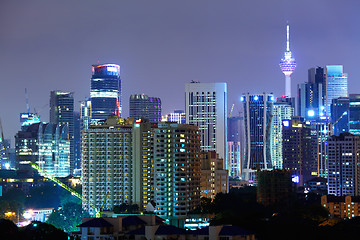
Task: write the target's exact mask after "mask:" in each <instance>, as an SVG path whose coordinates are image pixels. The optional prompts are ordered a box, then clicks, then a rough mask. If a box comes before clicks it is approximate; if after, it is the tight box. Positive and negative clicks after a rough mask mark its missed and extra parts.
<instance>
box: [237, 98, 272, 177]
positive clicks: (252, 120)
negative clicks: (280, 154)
mask: <svg viewBox="0 0 360 240" xmlns="http://www.w3.org/2000/svg"><path fill="white" fill-rule="evenodd" d="M241 101H242V102H243V108H244V123H245V124H244V125H245V130H244V131H245V159H244V163H243V168H242V174H243V178H244V179H245V180H255V179H256V171H255V170H256V169H261V170H271V169H272V167H273V166H272V162H271V154H270V127H271V121H272V114H273V104H274V101H275V98H274V96H273V95H272V94H267V93H263V94H258V95H251V94H249V93H247V94H245V95H244V96H242V97H241Z"/></svg>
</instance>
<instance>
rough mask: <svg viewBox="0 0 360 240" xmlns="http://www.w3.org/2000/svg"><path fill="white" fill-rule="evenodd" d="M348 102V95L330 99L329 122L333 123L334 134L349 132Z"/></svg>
mask: <svg viewBox="0 0 360 240" xmlns="http://www.w3.org/2000/svg"><path fill="white" fill-rule="evenodd" d="M349 103H350V99H349V98H348V97H339V98H335V99H333V100H332V104H331V108H330V109H331V122H332V123H333V124H334V125H333V126H334V135H336V136H339V135H340V133H343V132H349V114H348V111H349V106H350V105H349Z"/></svg>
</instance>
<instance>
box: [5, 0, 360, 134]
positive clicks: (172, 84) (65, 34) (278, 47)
mask: <svg viewBox="0 0 360 240" xmlns="http://www.w3.org/2000/svg"><path fill="white" fill-rule="evenodd" d="M359 7H360V2H359V1H355V0H354V1H339V0H316V1H314V0H301V1H290V0H284V1H280V0H271V1H268V0H261V1H260V0H253V1H245V0H225V1H219V0H196V1H194V0H181V1H180V0H178V1H175V0H174V1H169V0H154V1H149V0H143V1H138V0H131V1H125V0H123V1H120V0H114V1H107V0H104V1H90V0H76V1H74V0H61V1H58V0H57V1H55V0H46V1H45V0H43V1H37V0H31V1H29V0H22V1H20V0H17V1H13V0H1V1H0V79H1V87H0V118H1V120H2V123H3V128H4V134H5V137H6V138H11V139H13V136H14V135H15V133H16V132H17V131H18V130H19V128H20V126H19V113H20V112H25V111H26V105H25V94H24V89H25V88H27V89H28V95H29V102H30V106H31V110H32V111H33V109H34V108H36V110H37V111H38V112H39V113H40V115H41V119H42V120H43V121H48V115H49V106H48V103H49V95H50V91H51V90H55V89H58V90H64V91H73V92H75V100H76V102H77V107H78V101H80V100H82V99H84V97H87V96H89V89H90V77H91V65H92V64H96V63H97V62H98V61H99V62H100V63H117V64H120V65H121V78H122V86H123V108H124V111H123V116H124V117H127V116H128V104H129V103H128V101H129V96H130V94H134V93H145V94H147V95H149V96H155V97H160V98H161V100H162V103H163V113H167V112H171V111H172V110H174V109H183V108H184V101H185V100H184V88H185V83H186V82H190V81H191V80H192V79H193V80H198V81H200V82H227V83H228V106H229V108H230V107H231V105H232V104H233V103H235V104H237V105H239V97H240V95H241V94H242V93H244V92H252V93H256V92H259V93H262V92H273V93H275V94H276V95H277V96H280V95H282V94H283V93H284V88H285V84H284V77H283V75H282V73H281V71H280V68H279V61H280V59H281V58H282V56H283V52H284V51H285V47H286V45H285V40H286V38H285V37H286V35H285V31H286V29H285V25H286V21H287V20H288V21H289V23H290V31H291V35H290V38H291V44H290V48H291V50H292V52H293V55H294V56H295V58H296V61H297V64H298V67H297V69H296V70H295V72H294V74H293V76H292V78H293V81H292V83H293V85H292V93H293V95H294V94H295V92H296V85H297V84H298V83H301V82H304V81H306V80H307V69H308V68H310V67H315V66H324V65H327V64H343V65H344V71H345V72H346V73H348V75H349V89H350V93H360V82H359V78H360V68H359V56H360V32H359V31H360V28H359V22H360V14H359V13H358V10H359ZM237 109H239V108H238V107H237V108H235V111H238V110H237ZM12 141H13V140H12Z"/></svg>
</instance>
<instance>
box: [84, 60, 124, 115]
mask: <svg viewBox="0 0 360 240" xmlns="http://www.w3.org/2000/svg"><path fill="white" fill-rule="evenodd" d="M90 99H91V108H92V109H91V110H92V111H91V120H92V122H97V121H100V120H105V119H106V118H107V117H108V116H110V115H116V116H118V117H121V79H120V66H119V65H117V64H102V65H93V66H92V77H91V89H90Z"/></svg>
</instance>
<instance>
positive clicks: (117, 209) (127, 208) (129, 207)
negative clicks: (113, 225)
mask: <svg viewBox="0 0 360 240" xmlns="http://www.w3.org/2000/svg"><path fill="white" fill-rule="evenodd" d="M114 213H116V214H119V213H139V206H138V205H137V204H127V203H123V204H121V205H117V206H114Z"/></svg>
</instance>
